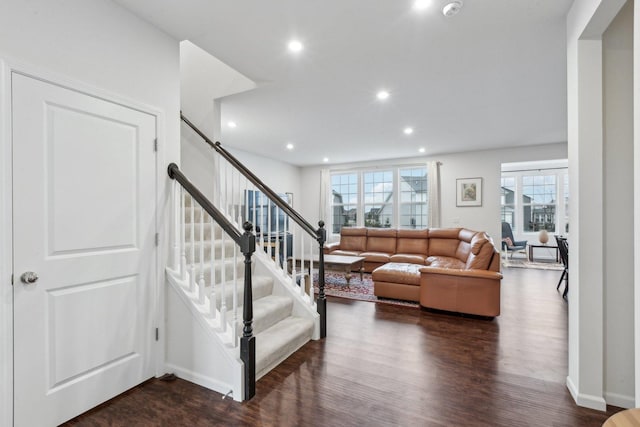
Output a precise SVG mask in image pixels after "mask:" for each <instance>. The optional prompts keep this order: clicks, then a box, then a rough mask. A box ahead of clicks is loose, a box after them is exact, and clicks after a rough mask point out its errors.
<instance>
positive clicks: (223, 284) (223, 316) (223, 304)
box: [220, 233, 235, 332]
mask: <svg viewBox="0 0 640 427" xmlns="http://www.w3.org/2000/svg"><path fill="white" fill-rule="evenodd" d="M221 240H222V246H221V248H220V327H221V329H222V332H227V292H226V289H227V266H226V265H225V260H226V259H227V255H226V248H225V247H226V246H227V245H226V243H227V239H226V235H225V233H222V236H221ZM234 268H235V266H234Z"/></svg>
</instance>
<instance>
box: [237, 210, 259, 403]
mask: <svg viewBox="0 0 640 427" xmlns="http://www.w3.org/2000/svg"><path fill="white" fill-rule="evenodd" d="M243 228H244V234H243V235H242V236H241V237H240V251H241V252H242V253H243V254H244V302H243V305H244V307H243V310H242V323H243V325H244V327H243V328H242V338H240V360H242V362H243V363H244V400H249V399H251V398H252V397H253V396H255V394H256V337H254V336H253V325H252V323H253V290H252V286H251V256H252V255H253V253H254V252H255V250H256V236H255V234H253V233H252V230H253V225H252V224H251V223H250V222H248V221H247V222H245V223H244V224H243Z"/></svg>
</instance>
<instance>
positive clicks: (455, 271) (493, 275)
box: [420, 266, 502, 280]
mask: <svg viewBox="0 0 640 427" xmlns="http://www.w3.org/2000/svg"><path fill="white" fill-rule="evenodd" d="M420 273H426V274H443V275H445V276H461V277H475V278H478V279H493V280H501V279H502V273H498V272H497V271H489V270H476V269H469V270H467V269H461V268H438V267H429V266H426V267H422V268H421V269H420Z"/></svg>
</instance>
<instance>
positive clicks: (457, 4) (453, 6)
mask: <svg viewBox="0 0 640 427" xmlns="http://www.w3.org/2000/svg"><path fill="white" fill-rule="evenodd" d="M460 9H462V1H460V0H456V1H452V2H451V3H447V4H445V5H444V7H443V8H442V14H443V15H444V16H447V17H449V16H453V15H455V14H457V13H458V12H460Z"/></svg>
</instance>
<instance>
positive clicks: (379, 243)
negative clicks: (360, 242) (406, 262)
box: [366, 228, 397, 254]
mask: <svg viewBox="0 0 640 427" xmlns="http://www.w3.org/2000/svg"><path fill="white" fill-rule="evenodd" d="M396 233H397V231H396V230H395V229H390V228H382V229H377V228H370V229H369V230H368V232H367V249H366V251H367V252H385V253H389V254H394V253H396Z"/></svg>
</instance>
